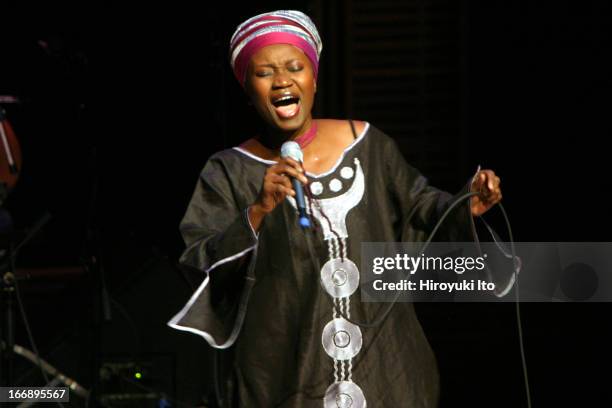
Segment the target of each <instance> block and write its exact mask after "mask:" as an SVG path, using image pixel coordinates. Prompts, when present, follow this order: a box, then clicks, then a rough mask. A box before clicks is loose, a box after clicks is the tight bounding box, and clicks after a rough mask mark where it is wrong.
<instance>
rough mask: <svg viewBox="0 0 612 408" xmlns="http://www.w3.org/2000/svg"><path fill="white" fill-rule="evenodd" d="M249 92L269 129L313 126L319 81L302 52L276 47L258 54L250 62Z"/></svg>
mask: <svg viewBox="0 0 612 408" xmlns="http://www.w3.org/2000/svg"><path fill="white" fill-rule="evenodd" d="M246 92H247V94H248V96H249V98H250V99H251V101H252V102H253V105H254V106H255V109H256V110H257V112H258V113H259V115H260V116H261V117H262V118H263V119H264V121H265V122H266V123H267V124H268V125H269V126H272V127H274V128H277V129H279V130H281V131H284V132H295V131H299V130H301V129H305V128H307V127H308V126H310V120H311V116H310V111H311V110H312V105H313V102H314V94H315V92H316V81H315V78H314V74H313V69H312V65H311V63H310V60H309V59H308V57H306V55H305V54H304V53H303V52H302V51H301V50H300V49H299V48H297V47H294V46H293V45H289V44H275V45H269V46H266V47H263V48H261V49H260V50H258V51H257V52H256V53H255V54H254V55H253V56H252V57H251V61H250V62H249V68H248V70H247V77H246Z"/></svg>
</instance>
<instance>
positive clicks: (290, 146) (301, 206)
mask: <svg viewBox="0 0 612 408" xmlns="http://www.w3.org/2000/svg"><path fill="white" fill-rule="evenodd" d="M281 157H282V158H286V157H290V158H292V159H293V160H295V161H297V162H298V163H302V162H303V161H304V154H303V153H302V149H300V145H299V144H297V143H296V142H293V141H289V142H285V143H283V145H282V146H281ZM291 184H292V185H293V190H294V191H295V202H296V205H297V210H298V217H299V219H298V222H299V224H300V227H302V228H310V227H311V225H310V218H308V213H307V212H306V199H305V198H304V188H303V187H302V183H300V181H299V180H297V179H295V178H293V177H292V178H291Z"/></svg>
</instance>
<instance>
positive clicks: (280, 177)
mask: <svg viewBox="0 0 612 408" xmlns="http://www.w3.org/2000/svg"><path fill="white" fill-rule="evenodd" d="M268 180H269V181H270V182H272V183H274V184H282V185H283V186H285V187H287V188H291V180H290V179H289V177H287V176H286V175H284V174H271V175H270V177H269V178H268Z"/></svg>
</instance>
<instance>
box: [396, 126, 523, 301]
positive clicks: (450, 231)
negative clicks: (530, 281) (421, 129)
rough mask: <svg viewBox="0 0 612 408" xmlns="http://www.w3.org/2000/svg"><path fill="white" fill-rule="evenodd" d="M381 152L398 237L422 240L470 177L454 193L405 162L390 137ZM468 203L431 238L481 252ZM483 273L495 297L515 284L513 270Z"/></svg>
mask: <svg viewBox="0 0 612 408" xmlns="http://www.w3.org/2000/svg"><path fill="white" fill-rule="evenodd" d="M384 154H385V157H386V158H387V160H386V161H385V162H386V166H387V167H386V171H387V172H388V175H389V176H388V178H387V180H388V184H387V189H388V191H389V193H390V195H391V197H392V200H393V201H394V202H395V207H396V208H397V211H398V212H399V213H400V214H401V216H400V219H401V222H400V233H399V237H398V238H399V239H400V240H401V241H404V242H422V241H425V240H427V239H428V238H429V236H430V234H431V232H432V231H433V229H434V228H435V226H436V224H438V222H439V221H440V219H441V217H442V216H443V215H444V213H445V212H446V210H447V209H448V208H449V207H450V206H451V205H453V204H454V203H455V202H456V201H457V200H458V199H459V198H460V197H461V196H463V195H465V194H467V193H468V192H469V191H470V187H471V183H472V178H470V179H469V180H466V183H465V185H464V186H463V188H462V189H461V190H460V191H459V192H458V193H457V194H455V195H454V196H453V195H451V194H449V193H447V192H445V191H442V190H439V189H437V188H435V187H433V186H431V185H429V183H428V181H427V179H426V178H425V177H424V176H423V175H422V174H421V173H420V172H419V171H418V170H417V169H415V168H414V167H412V166H410V164H408V163H407V162H406V160H405V159H404V157H403V156H402V154H401V153H400V151H399V148H398V146H397V144H396V143H395V141H393V139H391V138H389V142H388V143H387V144H386V148H385V149H384ZM470 207H471V206H470V200H469V199H465V200H464V201H463V202H461V203H458V204H457V206H456V207H454V209H453V210H452V211H451V212H450V213H449V214H448V216H447V217H446V218H445V219H444V221H442V224H441V225H440V228H439V229H438V231H437V232H436V235H435V236H434V239H433V241H438V242H473V243H474V245H475V246H476V249H477V251H479V252H482V249H481V248H480V240H479V237H478V233H477V230H476V227H475V224H474V217H473V216H472V212H471V208H470ZM485 273H486V278H487V280H488V281H489V282H493V283H494V284H495V287H496V288H497V290H496V295H497V296H498V297H501V296H505V295H506V294H507V293H508V292H509V290H510V289H511V288H512V286H513V285H514V281H515V276H514V273H508V272H507V271H501V270H491V269H489V268H486V269H485Z"/></svg>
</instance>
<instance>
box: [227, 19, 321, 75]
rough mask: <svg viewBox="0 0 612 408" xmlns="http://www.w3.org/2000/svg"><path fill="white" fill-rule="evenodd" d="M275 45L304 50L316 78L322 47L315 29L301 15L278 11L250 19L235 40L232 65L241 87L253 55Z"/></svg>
mask: <svg viewBox="0 0 612 408" xmlns="http://www.w3.org/2000/svg"><path fill="white" fill-rule="evenodd" d="M274 44H289V45H293V46H295V47H298V48H299V49H301V50H302V51H303V52H304V54H305V55H306V56H307V57H308V59H309V60H310V62H311V64H312V68H313V73H314V76H315V78H316V76H317V72H318V68H319V56H320V54H321V49H322V48H323V46H322V44H321V38H320V37H319V33H318V31H317V29H316V27H315V25H314V24H313V22H312V21H311V20H310V18H309V17H308V16H306V15H305V14H304V13H302V12H300V11H295V10H278V11H273V12H271V13H264V14H260V15H258V16H255V17H252V18H250V19H248V20H247V21H245V22H244V23H242V24H240V25H239V26H238V28H237V29H236V31H235V32H234V35H233V36H232V39H231V41H230V54H231V60H230V63H231V65H232V69H233V70H234V75H235V76H236V78H237V79H238V81H239V82H240V83H241V84H242V86H244V84H245V80H246V73H247V69H248V65H249V61H250V59H251V57H252V56H253V54H255V53H256V52H257V51H258V50H260V49H261V48H263V47H265V46H268V45H274Z"/></svg>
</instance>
